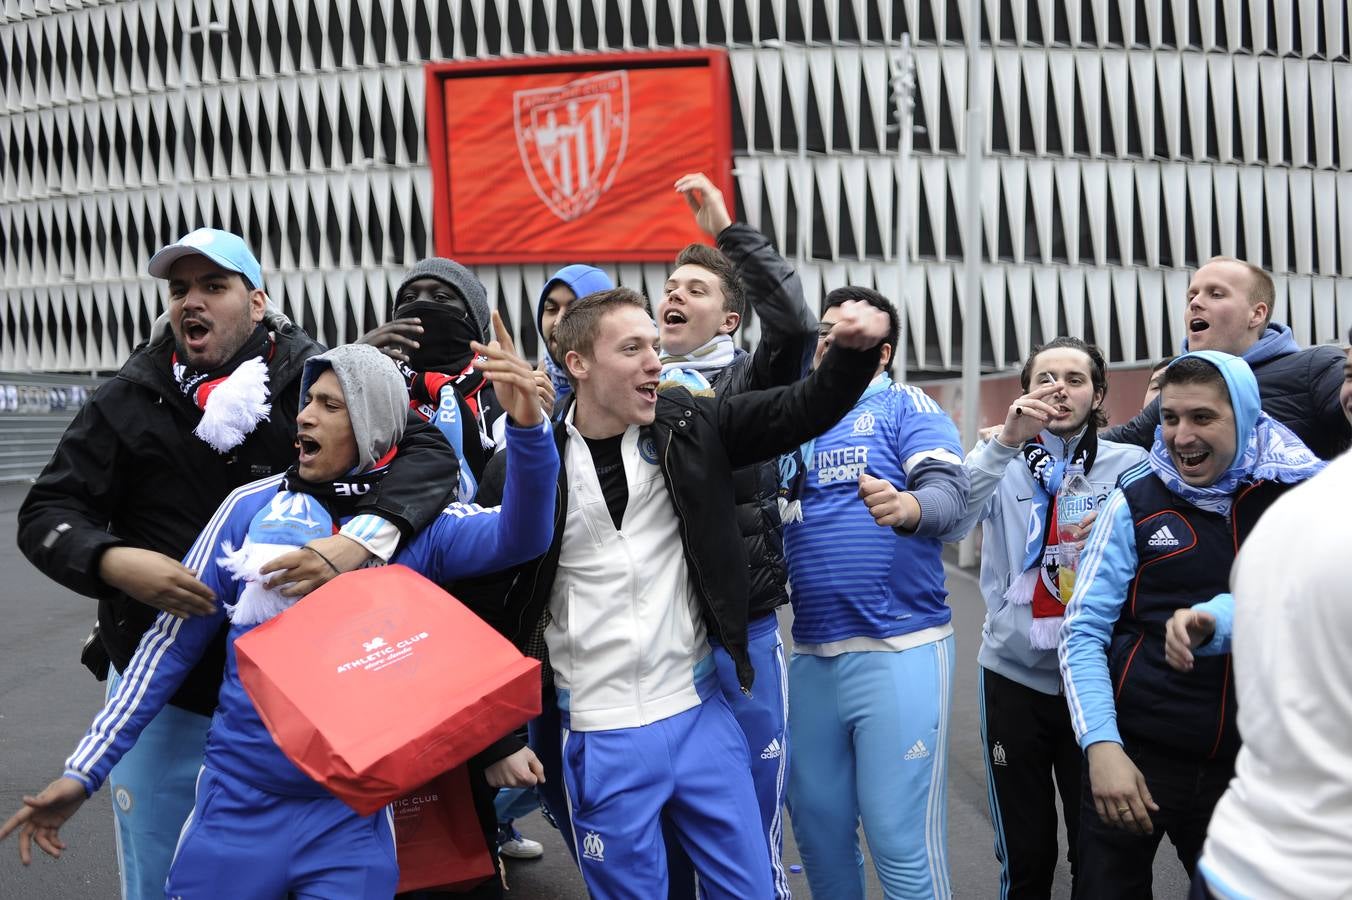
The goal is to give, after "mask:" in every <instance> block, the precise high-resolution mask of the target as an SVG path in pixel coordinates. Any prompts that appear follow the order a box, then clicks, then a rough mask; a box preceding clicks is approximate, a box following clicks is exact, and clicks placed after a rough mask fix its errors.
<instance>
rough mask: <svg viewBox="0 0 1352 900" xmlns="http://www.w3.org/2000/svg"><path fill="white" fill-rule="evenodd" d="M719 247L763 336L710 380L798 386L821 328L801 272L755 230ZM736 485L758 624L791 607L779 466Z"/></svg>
mask: <svg viewBox="0 0 1352 900" xmlns="http://www.w3.org/2000/svg"><path fill="white" fill-rule="evenodd" d="M718 249H719V250H721V251H723V255H724V256H726V257H727V258H728V259H729V260H731V261H732V264H733V265H734V266H736V268H737V275H738V278H739V279H740V280H741V282H742V287H743V290H744V291H745V293H746V298H747V300H748V302H749V303H750V306H751V309H752V310H754V311H755V313H756V315H757V316H758V317H759V318H760V323H761V333H760V341H759V343H758V344H757V345H756V350H755V352H754V353H749V354H748V353H742V352H740V351H739V352H738V355H737V358H736V359H735V360H733V362H732V364H731V365H730V366H728V367H727V368H726V369H724V370H723V371H721V372H719V373H718V374H716V375H714V376H713V377H712V378H711V379H710V384H711V386H712V387H713V389H714V393H715V394H716V395H718V396H729V395H732V394H738V393H742V392H744V391H756V390H762V389H764V388H769V387H775V386H777V385H783V384H792V383H794V382H795V381H798V380H799V379H800V378H802V377H803V374H804V373H805V372H806V371H807V369H808V367H809V366H810V364H811V362H812V355H813V353H814V351H815V350H816V347H817V323H816V321H815V320H814V319H813V317H812V314H811V313H810V312H809V311H808V308H807V303H806V302H805V301H804V299H803V285H802V282H801V281H799V279H798V274H797V273H796V272H795V271H794V270H793V268H792V267H791V266H790V265H789V264H788V263H787V262H786V261H785V260H784V258H783V257H781V256H780V255H779V253H777V252H776V251H775V249H774V246H773V245H772V244H771V243H770V241H769V240H768V239H766V237H765V236H764V235H762V234H761V233H760V232H759V231H757V230H756V229H754V228H752V227H751V226H750V225H744V224H741V223H735V224H733V225H730V226H728V227H727V228H725V229H723V231H722V233H720V234H719V235H718ZM732 484H733V496H734V497H735V498H736V501H737V525H738V528H739V529H740V530H741V533H742V541H743V542H744V543H745V545H746V555H747V560H748V562H749V564H750V567H751V571H750V575H751V592H750V594H749V595H748V597H747V604H748V614H749V616H750V618H752V619H756V618H759V617H760V616H764V615H769V614H770V613H773V612H774V611H775V610H776V609H777V608H778V607H780V606H783V605H784V604H785V603H788V602H789V592H788V587H787V585H788V580H789V571H788V567H787V565H786V564H785V562H784V533H783V530H784V526H783V524H782V522H781V521H780V517H779V466H778V461H777V460H762V461H761V462H758V463H756V464H754V465H750V466H744V467H743V468H740V469H738V470H737V471H735V472H733V473H732Z"/></svg>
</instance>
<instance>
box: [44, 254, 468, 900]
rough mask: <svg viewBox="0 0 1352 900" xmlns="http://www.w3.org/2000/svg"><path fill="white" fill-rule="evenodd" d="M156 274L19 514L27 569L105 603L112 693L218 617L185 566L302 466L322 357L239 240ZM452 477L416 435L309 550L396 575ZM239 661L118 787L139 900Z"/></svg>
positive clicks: (303, 571)
mask: <svg viewBox="0 0 1352 900" xmlns="http://www.w3.org/2000/svg"><path fill="white" fill-rule="evenodd" d="M148 270H149V273H150V274H151V275H153V276H154V277H156V278H160V279H163V280H164V287H165V295H166V303H165V305H166V307H167V309H166V311H165V313H164V315H162V316H161V317H160V318H159V319H158V320H157V321H156V323H155V326H154V328H153V329H152V332H151V335H150V339H149V341H147V342H146V344H144V345H142V346H140V347H137V348H136V350H135V351H134V352H133V353H132V355H131V358H130V359H128V360H127V361H126V363H124V364H123V366H122V368H121V369H119V370H118V372H117V375H116V376H114V377H113V378H110V379H109V380H108V381H107V382H105V383H104V384H103V385H101V386H100V387H99V389H98V391H97V392H96V393H95V394H94V396H93V397H91V398H90V400H89V402H88V403H86V404H85V405H84V406H83V407H82V408H81V409H80V412H79V413H78V414H77V415H76V417H75V419H74V421H72V422H71V424H70V427H69V428H68V429H66V433H65V434H64V435H62V438H61V443H60V444H59V445H58V446H57V448H56V452H55V453H54V454H53V455H52V459H51V462H49V463H48V464H47V467H46V468H45V469H44V470H43V472H42V474H41V475H40V476H38V479H37V481H36V482H35V483H34V485H33V487H32V490H30V491H29V492H28V496H27V497H25V498H24V502H23V506H22V507H21V508H20V510H19V533H18V539H19V547H20V549H22V550H23V553H24V555H25V556H27V557H28V559H29V560H30V561H31V562H32V563H33V565H34V566H36V567H37V568H38V569H40V570H41V571H42V572H43V574H45V575H47V576H48V577H49V578H51V579H53V580H54V581H57V582H60V583H61V584H62V585H64V586H66V587H68V588H70V589H71V590H73V591H75V592H76V593H80V594H85V595H86V596H89V597H94V598H97V600H98V628H97V630H96V632H95V634H94V635H93V636H92V638H91V640H90V641H89V642H88V643H87V644H86V651H85V654H84V655H83V657H82V659H83V660H84V661H85V663H86V665H88V666H89V667H90V668H91V669H93V670H94V671H95V672H96V673H97V674H98V676H99V678H100V679H102V678H103V677H104V676H105V674H106V675H107V676H108V677H109V686H110V688H111V687H112V686H113V685H115V684H116V683H117V682H118V679H119V678H120V677H121V676H120V675H119V673H122V672H124V671H125V670H126V668H127V666H128V664H129V663H130V661H131V657H132V653H133V652H134V651H135V650H136V646H137V643H138V642H139V641H140V640H141V637H142V635H144V634H145V633H146V632H147V631H148V630H149V629H150V628H151V627H152V625H153V624H154V622H155V616H156V613H157V612H161V611H162V612H170V613H173V614H175V615H181V616H193V615H205V614H209V613H211V612H212V611H213V610H214V609H215V608H216V607H215V605H214V597H213V596H212V592H211V590H210V589H209V588H207V587H206V586H205V585H204V584H203V583H202V582H201V581H199V580H198V579H197V578H196V577H195V574H194V573H193V572H191V571H189V570H188V569H185V568H184V567H183V566H182V565H181V564H180V562H179V560H181V559H182V558H183V556H184V554H185V553H186V552H187V551H188V548H189V547H191V546H192V543H193V541H194V540H195V539H196V537H197V536H198V534H200V533H201V531H202V529H203V528H204V527H206V525H207V523H208V522H209V521H210V519H211V516H212V514H213V513H214V512H215V510H216V507H218V506H219V505H220V503H221V501H222V500H224V499H225V498H226V496H227V495H229V493H230V492H231V491H232V490H234V489H235V488H237V487H239V486H241V485H243V484H247V483H248V482H251V481H255V480H257V479H259V478H262V477H265V476H268V475H272V474H275V473H277V472H281V471H283V470H285V469H286V467H287V466H288V465H290V464H291V463H292V462H293V461H294V459H295V450H294V447H293V442H294V441H295V437H296V411H297V401H298V400H299V399H300V390H299V385H300V378H301V372H302V369H303V366H304V363H305V361H306V360H307V359H309V358H310V357H312V356H314V355H316V354H317V353H320V352H321V351H322V350H323V349H324V348H323V347H321V346H320V345H319V344H317V343H315V342H314V341H313V340H312V339H311V338H310V337H309V336H308V335H306V334H305V333H304V332H303V331H301V330H300V329H299V328H297V327H296V326H295V325H293V324H292V323H291V322H290V321H288V320H287V319H286V318H285V317H284V316H282V315H281V314H280V312H278V311H277V310H276V308H275V307H273V306H272V305H271V302H270V301H269V299H268V295H267V293H266V291H265V285H264V282H263V269H262V266H260V265H259V263H258V260H257V259H256V258H255V257H254V255H253V253H252V252H250V250H249V248H248V246H247V245H246V244H245V242H244V240H243V239H242V238H240V237H239V236H238V235H234V234H230V233H228V232H224V231H219V230H217V229H214V228H199V229H197V230H195V231H192V232H189V233H188V234H186V235H184V236H183V237H182V238H180V239H179V240H177V241H175V242H174V243H172V244H169V245H168V246H166V247H163V248H162V249H161V250H160V251H159V252H158V253H156V254H155V255H154V256H153V257H151V260H150V264H149V267H148ZM455 471H456V458H455V455H454V454H453V453H452V452H451V448H450V446H449V445H448V444H447V443H446V441H445V440H443V439H442V437H441V436H440V435H439V434H437V433H436V431H435V429H433V428H431V427H428V426H425V425H422V424H421V423H419V424H417V425H416V426H410V428H409V429H408V430H407V433H405V435H404V438H403V441H402V442H401V444H400V452H399V455H398V457H397V458H396V459H395V461H394V462H393V463H392V464H391V471H390V474H389V476H388V477H387V478H385V479H383V481H382V483H381V485H380V486H379V487H378V488H377V489H375V490H372V491H370V492H369V493H367V494H364V495H362V498H361V506H362V511H363V512H364V513H365V514H364V515H360V516H355V517H353V518H352V519H351V520H350V521H348V522H347V523H346V524H345V525H344V526H343V528H342V531H341V532H340V533H339V534H333V535H324V536H319V537H316V538H315V539H314V540H313V541H311V542H310V544H311V545H312V546H313V547H314V548H315V549H316V550H318V551H319V553H322V554H323V555H324V557H325V558H327V559H328V560H330V561H331V562H332V563H333V566H334V567H335V568H336V569H338V570H343V571H348V570H351V569H354V568H356V567H357V566H359V565H362V564H364V563H366V561H367V560H368V559H369V558H371V557H372V556H373V555H374V556H378V557H379V558H380V559H389V557H390V555H391V554H392V553H393V552H394V551H395V549H396V548H397V547H398V545H399V543H400V541H401V540H402V539H404V538H407V537H408V536H409V535H411V534H413V533H414V532H416V531H417V530H419V529H421V528H423V527H425V526H426V525H428V524H429V523H430V522H432V521H434V520H435V518H436V516H437V514H438V512H439V511H440V510H441V509H442V508H443V507H444V506H445V505H446V502H447V501H448V500H449V499H450V497H451V490H450V486H451V485H453V484H454V481H455ZM279 562H281V563H285V564H286V567H287V568H288V572H287V575H286V576H285V580H286V581H289V582H292V583H293V584H294V585H296V586H297V588H298V589H300V590H302V591H303V590H313V589H314V588H316V587H318V586H319V585H321V584H323V583H324V581H326V580H327V579H328V578H330V577H332V576H333V575H334V574H335V569H334V568H330V566H329V565H328V564H327V563H324V562H320V560H319V558H318V556H317V555H316V554H315V553H308V552H307V553H298V554H295V555H292V556H290V557H288V558H286V559H284V560H279ZM224 646H225V645H224V641H223V640H221V639H218V640H216V641H215V642H214V643H213V644H212V645H211V648H210V649H209V650H208V651H207V653H206V655H205V657H204V660H203V662H202V664H201V665H200V666H198V667H197V668H196V669H195V670H194V671H193V672H191V673H190V674H189V675H188V676H187V677H186V678H185V679H184V681H183V684H182V686H181V687H180V689H179V690H178V692H177V693H176V694H175V695H174V696H173V698H172V699H171V700H170V701H169V703H168V704H167V705H166V706H165V708H164V710H163V712H162V713H161V714H160V715H159V716H157V717H156V719H155V721H154V722H152V723H151V724H150V725H149V726H148V727H147V729H146V732H145V736H144V738H143V739H142V741H141V743H140V745H139V746H138V747H136V748H135V749H133V750H132V751H131V752H130V753H128V754H126V755H125V756H124V757H123V758H122V760H121V762H120V763H119V764H118V765H117V767H116V768H115V769H114V770H113V771H112V773H111V774H110V775H109V781H110V782H111V783H112V784H111V793H112V795H113V816H114V820H115V823H116V829H117V831H116V835H117V853H118V873H119V875H120V876H121V882H122V885H121V886H122V895H123V898H124V900H152V898H159V897H161V896H162V894H163V888H164V878H165V874H166V873H167V872H168V871H169V861H170V859H171V858H172V857H173V853H174V847H175V844H176V843H177V841H178V835H179V832H180V830H182V827H183V820H184V818H185V817H186V816H187V815H188V810H190V809H191V808H192V805H193V793H194V782H195V780H196V778H197V770H198V769H199V768H201V766H202V746H203V742H204V741H205V739H206V733H207V728H208V726H209V725H210V723H211V718H210V717H211V714H212V711H213V710H214V709H215V707H216V697H217V694H218V693H219V691H220V686H221V671H222V663H223V659H224V652H225V651H224ZM110 670H111V671H110Z"/></svg>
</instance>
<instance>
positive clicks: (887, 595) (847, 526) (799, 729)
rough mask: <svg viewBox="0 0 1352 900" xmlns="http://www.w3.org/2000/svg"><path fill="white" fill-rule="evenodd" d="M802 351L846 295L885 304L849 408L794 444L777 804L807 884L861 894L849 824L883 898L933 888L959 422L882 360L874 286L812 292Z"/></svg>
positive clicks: (826, 349) (962, 503) (843, 898)
mask: <svg viewBox="0 0 1352 900" xmlns="http://www.w3.org/2000/svg"><path fill="white" fill-rule="evenodd" d="M822 305H823V310H822V317H821V325H820V327H819V332H818V333H819V335H820V337H819V340H818V343H817V351H816V356H815V358H814V364H815V366H816V369H815V371H817V372H820V371H821V369H822V367H823V366H824V365H825V361H826V360H827V359H829V358H830V354H832V353H834V352H835V350H834V347H835V345H836V342H837V340H838V338H839V329H840V326H841V322H842V321H844V320H845V317H846V309H847V308H848V307H850V306H853V305H867V306H868V307H870V308H872V309H873V310H874V311H875V312H877V313H878V314H879V315H884V316H886V321H887V325H888V328H887V338H886V339H885V340H884V342H883V344H882V348H881V355H880V357H879V359H878V362H877V365H876V366H875V367H874V370H873V373H872V375H873V377H872V379H871V380H870V382H869V384H868V387H867V388H866V389H865V390H864V392H863V394H862V395H861V396H860V397H859V398H858V400H857V401H856V402H855V403H854V404H853V408H852V409H851V410H850V411H849V412H848V413H847V414H846V415H845V416H844V417H843V418H842V419H841V420H840V421H839V422H837V423H836V424H835V425H833V426H832V427H831V428H830V429H829V430H827V431H826V432H825V433H824V434H822V435H820V436H818V437H816V438H813V439H812V440H809V441H808V442H806V444H804V445H802V448H801V458H802V460H803V461H804V462H805V466H804V468H803V469H802V471H801V472H800V473H799V474H798V475H797V476H796V478H795V479H794V483H793V488H792V494H791V496H792V497H793V501H792V502H793V503H796V504H797V510H798V515H789V516H786V517H785V524H784V549H785V551H786V554H785V555H786V557H787V559H788V564H789V575H790V578H791V581H792V583H793V614H794V618H793V658H792V660H791V661H790V663H789V701H788V706H789V741H790V750H791V752H792V754H793V764H792V765H791V766H790V767H789V783H788V804H789V812H790V814H791V815H792V816H793V833H794V837H796V838H797V840H798V849H799V851H800V852H801V853H802V856H803V867H804V868H805V869H806V870H807V878H808V884H809V886H810V887H811V888H812V894H813V896H816V897H831V898H832V900H862V898H863V897H864V869H863V854H862V853H861V852H860V850H859V839H858V831H859V827H860V825H861V824H862V826H863V831H864V836H865V838H866V839H867V840H868V846H869V852H870V854H871V855H872V857H873V863H874V868H875V871H876V872H877V874H878V879H879V881H881V882H882V885H883V890H884V893H886V895H887V896H888V897H898V898H901V897H906V898H910V897H916V898H918V897H934V898H946V897H948V896H949V894H950V889H949V882H948V856H947V845H948V835H947V830H946V826H945V822H946V815H947V813H946V806H947V761H948V719H949V715H948V714H949V708H950V706H951V700H952V688H951V685H952V681H953V626H952V612H951V611H950V610H949V608H948V603H947V600H948V593H947V591H946V590H945V587H944V566H943V560H942V558H941V556H940V554H941V552H942V549H943V545H942V543H941V538H942V536H943V535H944V534H946V533H947V532H948V531H950V530H952V529H953V528H954V527H955V526H956V525H957V523H958V521H959V520H960V519H961V517H962V513H963V511H964V510H965V509H966V508H967V489H968V476H967V472H966V470H965V469H964V468H963V465H962V445H961V443H960V442H959V439H958V430H957V428H956V427H954V425H953V420H952V419H951V418H949V416H948V414H947V413H945V412H944V411H943V409H942V408H941V407H940V406H939V405H938V404H937V403H935V402H934V400H933V399H931V398H930V397H929V396H928V395H926V394H925V392H924V391H922V390H921V389H920V388H918V387H914V386H912V385H907V384H902V383H900V382H894V381H893V380H892V378H891V376H890V374H889V373H888V365H889V363H890V362H891V356H892V348H894V347H895V346H896V344H897V340H898V339H899V337H900V332H901V324H900V321H899V318H898V316H897V311H896V308H895V307H894V306H893V305H892V304H891V303H890V302H889V301H888V300H887V298H886V297H883V296H882V295H881V294H879V293H878V292H877V291H874V290H871V289H869V288H859V287H843V288H837V289H836V290H834V291H831V293H829V294H827V295H826V299H825V301H824V302H823V304H822Z"/></svg>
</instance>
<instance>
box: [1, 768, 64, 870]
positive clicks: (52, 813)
mask: <svg viewBox="0 0 1352 900" xmlns="http://www.w3.org/2000/svg"><path fill="white" fill-rule="evenodd" d="M84 802H85V789H84V785H82V784H80V782H78V781H76V780H75V779H73V778H58V779H56V781H53V782H52V783H51V784H49V785H47V786H46V787H45V788H43V789H42V793H40V794H38V795H37V796H36V797H24V798H23V804H24V805H23V807H22V808H21V809H20V810H19V811H18V812H16V813H15V814H14V815H12V816H10V817H9V821H8V822H6V823H5V824H4V825H3V826H0V841H3V840H4V839H5V838H7V837H9V836H10V835H11V834H12V833H13V832H14V830H15V829H18V830H19V860H20V861H21V862H23V864H24V865H25V866H26V865H29V864H30V863H32V862H33V842H34V841H37V845H38V846H39V847H41V848H42V851H43V852H44V853H46V854H47V855H48V856H50V857H51V858H52V859H57V858H59V857H60V856H61V851H62V850H65V849H66V844H65V842H64V841H62V840H61V836H60V834H59V832H60V830H61V826H62V825H64V824H66V820H67V819H69V818H70V817H71V816H73V815H75V813H76V811H77V810H79V808H80V806H81V805H82V804H83V803H84Z"/></svg>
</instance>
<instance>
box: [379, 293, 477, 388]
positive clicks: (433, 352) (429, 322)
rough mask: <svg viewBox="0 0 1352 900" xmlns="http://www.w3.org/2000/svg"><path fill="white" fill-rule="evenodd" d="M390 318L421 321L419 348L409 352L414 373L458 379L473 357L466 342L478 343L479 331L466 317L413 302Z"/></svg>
mask: <svg viewBox="0 0 1352 900" xmlns="http://www.w3.org/2000/svg"><path fill="white" fill-rule="evenodd" d="M393 318H396V319H405V318H417V319H421V320H422V327H423V333H422V334H421V335H420V336H419V337H418V343H419V344H421V345H422V346H421V347H419V348H418V349H417V350H410V351H409V354H408V355H409V363H408V364H409V368H411V369H413V371H415V372H445V373H448V374H452V375H458V374H460V372H461V371H462V370H464V368H465V366H468V365H469V361H470V360H471V359H473V357H474V351H473V350H471V349H470V347H469V342H470V341H477V340H480V338H481V335H480V333H479V329H478V328H477V327H476V326H475V324H474V322H473V321H472V320H471V319H470V316H469V314H468V313H465V312H463V311H461V310H458V309H456V308H455V307H452V306H447V305H446V304H445V303H437V302H436V301H434V300H415V301H413V302H412V303H406V304H404V305H403V306H399V307H396V308H395V310H394V315H393Z"/></svg>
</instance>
